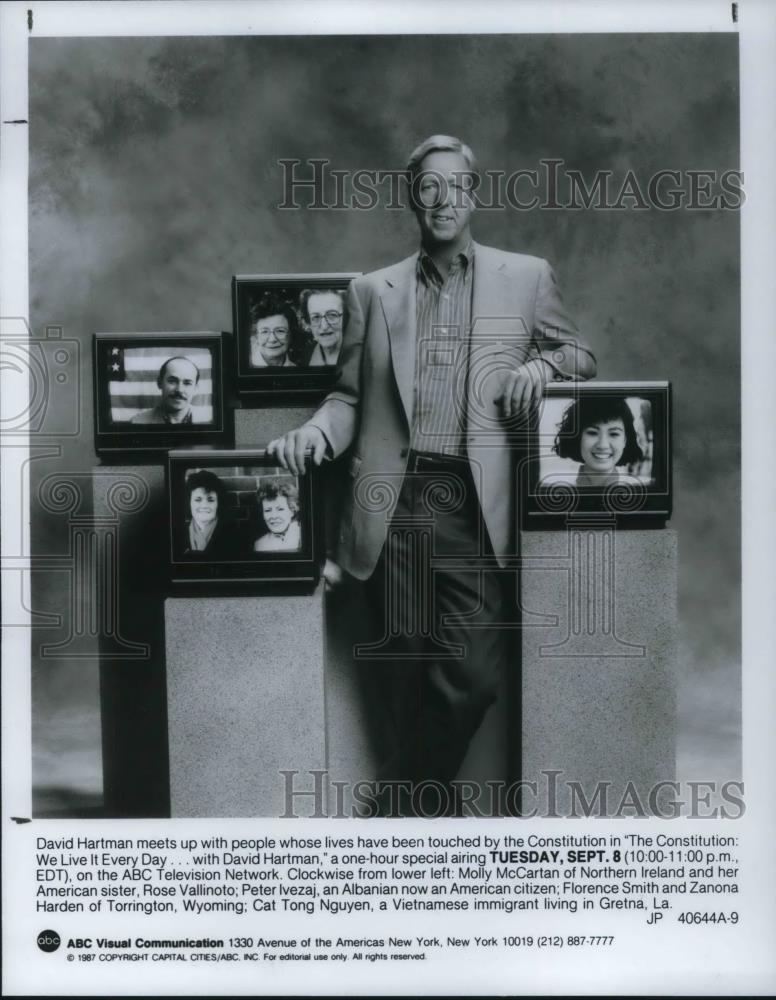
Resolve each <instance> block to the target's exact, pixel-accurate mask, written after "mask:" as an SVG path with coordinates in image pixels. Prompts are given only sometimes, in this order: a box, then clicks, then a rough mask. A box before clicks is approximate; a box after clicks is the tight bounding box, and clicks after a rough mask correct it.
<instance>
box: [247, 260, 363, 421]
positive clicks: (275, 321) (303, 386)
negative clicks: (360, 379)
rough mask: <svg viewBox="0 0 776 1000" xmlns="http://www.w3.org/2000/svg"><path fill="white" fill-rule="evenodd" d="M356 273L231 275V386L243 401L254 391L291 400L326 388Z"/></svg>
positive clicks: (252, 396)
mask: <svg viewBox="0 0 776 1000" xmlns="http://www.w3.org/2000/svg"><path fill="white" fill-rule="evenodd" d="M356 277H358V275H357V274H356V273H348V274H264V275H256V274H253V275H235V277H234V278H232V316H233V323H234V370H235V387H236V391H237V394H238V396H239V397H240V398H241V399H244V400H245V401H246V403H247V405H251V401H252V400H255V397H257V396H258V397H261V396H265V397H268V398H269V401H271V402H272V403H273V405H284V404H293V403H294V402H297V401H300V400H304V399H310V398H311V397H313V398H314V397H315V396H321V395H323V394H324V393H325V392H327V391H328V390H329V389H330V388H331V386H332V384H333V382H334V377H335V373H336V370H337V360H338V358H339V351H340V347H341V344H342V334H343V330H344V329H345V325H346V323H347V319H348V316H347V305H346V293H347V289H348V286H349V284H350V282H351V281H352V280H353V278H356ZM256 402H257V405H261V401H260V400H258V401H256Z"/></svg>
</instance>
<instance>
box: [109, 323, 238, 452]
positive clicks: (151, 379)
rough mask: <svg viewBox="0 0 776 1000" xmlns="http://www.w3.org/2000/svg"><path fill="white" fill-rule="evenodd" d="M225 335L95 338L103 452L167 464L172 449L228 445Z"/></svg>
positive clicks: (230, 415) (231, 437)
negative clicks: (163, 461)
mask: <svg viewBox="0 0 776 1000" xmlns="http://www.w3.org/2000/svg"><path fill="white" fill-rule="evenodd" d="M226 339H227V338H226V335H225V334H222V333H206V332H191V333H96V334H95V335H94V338H93V351H92V358H93V373H94V428H95V448H96V451H97V454H98V455H107V456H109V457H110V458H111V459H112V460H114V461H115V460H122V459H124V460H126V459H129V460H137V461H148V460H153V458H154V457H156V459H157V460H163V458H164V455H165V454H166V452H167V451H168V450H169V449H170V448H181V447H193V446H198V447H210V448H228V447H231V445H232V444H233V443H234V431H233V413H232V409H231V408H230V407H229V406H228V405H227V400H226V392H225V357H226V354H227V349H226V346H225V342H226Z"/></svg>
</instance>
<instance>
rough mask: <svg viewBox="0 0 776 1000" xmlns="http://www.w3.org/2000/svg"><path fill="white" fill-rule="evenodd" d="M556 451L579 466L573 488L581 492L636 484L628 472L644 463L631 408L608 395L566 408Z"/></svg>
mask: <svg viewBox="0 0 776 1000" xmlns="http://www.w3.org/2000/svg"><path fill="white" fill-rule="evenodd" d="M553 451H554V452H555V454H556V455H557V456H558V457H559V458H566V459H570V460H571V461H574V462H579V463H580V465H579V468H578V470H577V473H576V479H575V482H574V485H576V486H577V487H579V488H581V489H598V490H601V489H606V488H607V487H609V486H613V485H616V484H618V483H622V482H629V481H633V477H632V476H629V475H628V469H630V468H633V467H634V466H639V465H640V464H641V463H642V462H643V460H644V454H643V452H642V449H641V447H640V445H639V440H638V434H637V433H636V427H635V422H634V419H633V414H632V412H631V409H630V407H629V406H628V404H627V402H626V401H625V400H624V399H622V398H613V397H606V396H601V397H597V396H583V397H581V398H580V399H578V400H576V401H575V402H573V403H572V404H571V405H570V406H569V407H568V408H567V409H566V411H565V413H564V414H563V418H562V420H561V423H560V426H559V428H558V433H557V435H556V437H555V443H554V445H553ZM552 478H553V479H554V480H555V479H557V477H556V476H553V477H552Z"/></svg>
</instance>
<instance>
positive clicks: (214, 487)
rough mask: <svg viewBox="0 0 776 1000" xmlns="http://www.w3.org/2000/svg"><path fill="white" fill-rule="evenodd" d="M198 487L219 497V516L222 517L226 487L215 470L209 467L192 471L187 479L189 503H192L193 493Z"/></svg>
mask: <svg viewBox="0 0 776 1000" xmlns="http://www.w3.org/2000/svg"><path fill="white" fill-rule="evenodd" d="M197 489H203V490H206V491H207V492H208V493H215V495H216V496H217V497H218V516H219V517H222V516H223V513H224V510H223V507H224V501H225V500H226V487H225V486H224V484H223V482H222V481H221V480H220V479H219V478H218V476H217V475H216V474H215V472H208V470H207V469H198V470H197V471H196V472H192V474H191V475H190V476H189V477H188V479H187V480H186V499H187V500H188V502H189V504H190V503H191V494H192V493H193V492H194V490H197Z"/></svg>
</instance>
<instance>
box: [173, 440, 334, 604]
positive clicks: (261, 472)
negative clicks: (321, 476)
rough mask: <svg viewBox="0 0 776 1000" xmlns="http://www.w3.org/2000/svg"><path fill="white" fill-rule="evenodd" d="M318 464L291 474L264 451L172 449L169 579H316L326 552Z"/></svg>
mask: <svg viewBox="0 0 776 1000" xmlns="http://www.w3.org/2000/svg"><path fill="white" fill-rule="evenodd" d="M319 492H320V487H319V480H318V475H317V470H316V469H314V468H313V469H308V471H307V472H306V473H305V474H304V475H301V476H295V475H293V474H292V473H290V472H288V471H287V470H286V469H284V468H283V467H282V466H280V465H279V464H278V461H277V459H276V458H275V456H273V455H268V454H267V453H266V451H264V450H241V451H209V450H201V449H189V450H176V451H171V452H169V455H168V460H167V495H168V500H169V542H168V550H169V563H170V580H171V582H172V583H178V584H197V585H203V586H207V585H213V584H223V585H241V587H242V588H243V589H245V588H246V587H247V588H250V587H251V586H252V585H257V584H261V583H269V582H274V583H277V582H279V581H288V582H293V581H295V582H297V583H305V584H311V585H314V584H315V583H316V582H317V580H318V578H319V575H320V569H321V563H322V560H323V555H324V541H323V531H322V527H321V523H322V518H321V497H320V495H319Z"/></svg>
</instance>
